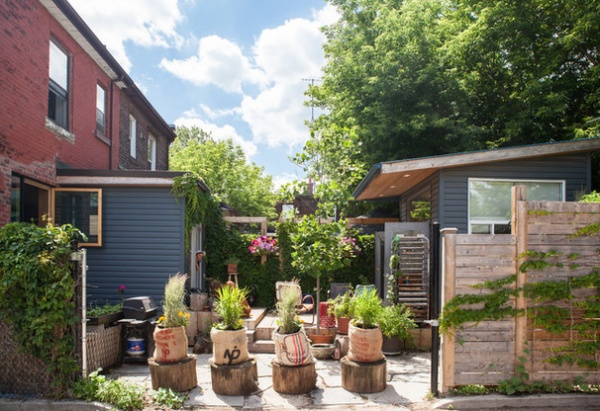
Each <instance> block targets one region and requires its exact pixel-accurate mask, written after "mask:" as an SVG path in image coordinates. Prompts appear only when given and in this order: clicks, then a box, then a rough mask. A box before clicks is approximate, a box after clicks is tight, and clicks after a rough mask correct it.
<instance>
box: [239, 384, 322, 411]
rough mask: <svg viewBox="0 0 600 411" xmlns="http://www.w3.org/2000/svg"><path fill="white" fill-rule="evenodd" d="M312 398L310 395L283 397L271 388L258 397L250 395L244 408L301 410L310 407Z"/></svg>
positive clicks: (283, 395)
mask: <svg viewBox="0 0 600 411" xmlns="http://www.w3.org/2000/svg"><path fill="white" fill-rule="evenodd" d="M311 405H312V398H311V396H310V394H304V395H285V394H280V393H278V392H277V391H275V390H274V389H273V388H272V387H271V388H269V389H267V390H265V391H263V392H261V393H260V394H259V395H251V396H250V397H248V398H247V399H246V401H245V403H244V408H248V409H256V408H265V407H273V408H276V409H281V408H287V409H292V408H293V409H301V408H306V407H310V406H311Z"/></svg>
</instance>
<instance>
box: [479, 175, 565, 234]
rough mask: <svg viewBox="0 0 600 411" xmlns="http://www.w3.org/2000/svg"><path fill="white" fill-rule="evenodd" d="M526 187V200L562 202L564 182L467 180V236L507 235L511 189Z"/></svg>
mask: <svg viewBox="0 0 600 411" xmlns="http://www.w3.org/2000/svg"><path fill="white" fill-rule="evenodd" d="M517 185H519V186H525V190H526V193H527V194H526V195H527V200H528V201H565V182H564V181H556V180H496V179H478V178H470V179H469V233H471V234H510V233H511V227H510V221H511V219H512V212H511V195H512V191H511V188H512V187H513V186H517Z"/></svg>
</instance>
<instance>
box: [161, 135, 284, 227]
mask: <svg viewBox="0 0 600 411" xmlns="http://www.w3.org/2000/svg"><path fill="white" fill-rule="evenodd" d="M176 132H177V138H176V139H175V141H174V142H173V144H172V145H171V147H170V149H169V164H170V168H171V169H172V170H182V171H189V172H190V173H192V174H193V175H195V176H198V177H201V178H202V179H203V180H204V181H205V182H206V184H207V185H208V187H209V188H210V190H211V193H212V195H213V196H214V197H215V198H216V200H217V202H219V201H221V202H224V203H227V204H229V205H230V206H231V207H233V208H235V209H236V210H237V211H238V212H240V213H241V215H246V216H274V214H275V211H274V205H275V195H274V194H273V193H272V192H271V187H272V182H271V176H268V175H265V174H264V169H263V168H262V167H258V166H257V165H255V164H254V163H248V162H247V160H246V156H245V155H244V153H243V151H242V149H241V147H240V146H238V145H236V144H234V143H233V141H232V140H231V139H230V140H226V141H216V140H215V139H213V138H212V137H211V136H210V134H209V133H206V132H204V131H203V130H200V129H198V128H197V127H192V128H186V127H178V128H177V130H176Z"/></svg>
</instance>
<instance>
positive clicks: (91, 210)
mask: <svg viewBox="0 0 600 411" xmlns="http://www.w3.org/2000/svg"><path fill="white" fill-rule="evenodd" d="M54 218H55V221H56V224H57V225H61V224H71V225H72V226H73V227H75V228H78V229H79V230H80V231H81V232H82V233H84V234H85V235H86V237H87V240H86V239H83V238H82V239H80V243H79V245H82V246H101V245H102V189H100V188H89V189H86V188H57V189H55V190H54Z"/></svg>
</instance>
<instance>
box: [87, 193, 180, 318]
mask: <svg viewBox="0 0 600 411" xmlns="http://www.w3.org/2000/svg"><path fill="white" fill-rule="evenodd" d="M102 196H103V198H102V203H103V212H102V214H103V215H102V226H103V238H102V247H88V267H89V270H88V279H87V283H88V293H87V294H88V300H89V301H91V302H94V301H96V302H98V303H103V302H105V301H113V302H115V301H118V300H119V299H120V295H119V294H118V293H117V289H118V288H119V286H121V285H124V286H125V287H126V291H125V294H124V296H123V297H125V298H128V297H137V296H150V297H152V298H153V299H154V301H155V303H156V304H157V305H159V306H160V305H161V301H162V299H163V294H164V287H165V283H166V281H167V279H168V278H169V276H170V275H173V274H176V273H177V272H181V273H183V272H184V271H183V270H184V263H185V244H184V222H185V214H184V207H183V201H181V200H176V199H175V198H174V197H173V194H172V193H171V189H170V188H146V187H135V188H131V187H123V188H114V187H109V188H103V190H102Z"/></svg>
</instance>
